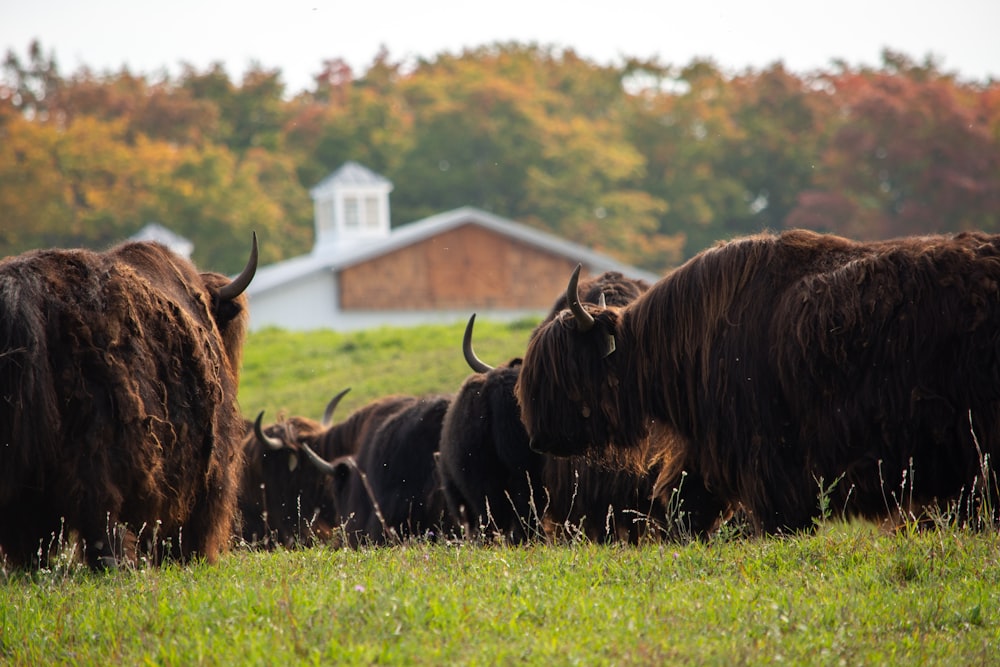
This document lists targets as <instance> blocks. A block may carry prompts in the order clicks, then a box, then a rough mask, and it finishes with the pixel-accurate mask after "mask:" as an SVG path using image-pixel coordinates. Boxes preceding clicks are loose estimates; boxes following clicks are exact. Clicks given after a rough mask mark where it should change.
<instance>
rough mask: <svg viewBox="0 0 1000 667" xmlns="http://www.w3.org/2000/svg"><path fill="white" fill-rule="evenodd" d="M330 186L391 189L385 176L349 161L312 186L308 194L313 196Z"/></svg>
mask: <svg viewBox="0 0 1000 667" xmlns="http://www.w3.org/2000/svg"><path fill="white" fill-rule="evenodd" d="M332 185H381V186H386V185H388V186H390V187H391V186H392V182H391V181H390V180H389V179H388V178H386V177H385V176H382V175H381V174H376V173H375V172H374V171H372V170H371V169H369V168H368V167H365V166H362V165H360V164H358V163H357V162H354V161H351V160H349V161H347V162H345V163H344V164H342V165H341V166H340V167H339V168H338V169H337V170H336V171H334V172H333V173H332V174H330V175H329V176H327V177H326V178H324V179H323V180H322V181H320V182H319V183H317V184H316V185H314V186H313V188H312V190H310V193H312V194H313V196H315V195H316V193H317V192H320V191H323V190H326V189H327V188H329V187H330V186H332Z"/></svg>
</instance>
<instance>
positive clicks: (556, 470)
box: [438, 272, 665, 543]
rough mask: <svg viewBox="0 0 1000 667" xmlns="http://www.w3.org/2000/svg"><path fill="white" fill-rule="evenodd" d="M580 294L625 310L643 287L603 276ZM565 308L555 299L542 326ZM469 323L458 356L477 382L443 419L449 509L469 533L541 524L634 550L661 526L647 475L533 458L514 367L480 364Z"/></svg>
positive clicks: (516, 534)
mask: <svg viewBox="0 0 1000 667" xmlns="http://www.w3.org/2000/svg"><path fill="white" fill-rule="evenodd" d="M581 287H582V293H583V294H584V297H583V298H584V299H586V300H588V301H591V302H593V303H597V302H599V301H601V300H606V301H608V302H610V303H613V304H616V305H625V304H627V303H629V302H631V301H633V300H635V299H636V298H637V297H638V296H639V295H640V294H642V293H643V292H644V291H646V290H647V289H648V288H649V285H648V284H647V283H645V282H644V281H639V280H632V279H628V278H625V277H624V276H622V274H620V273H617V272H609V273H603V274H601V275H599V276H596V277H595V278H593V279H591V280H589V281H587V282H586V283H585V284H584V285H583V286H581ZM565 304H566V297H565V295H563V296H561V297H560V298H559V299H558V300H557V301H556V304H555V306H554V307H553V309H552V312H551V313H550V314H549V316H548V317H547V318H546V320H545V321H548V320H550V319H552V318H554V317H555V316H557V315H558V314H559V312H560V311H561V310H562V308H564V307H565ZM474 322H475V315H473V316H472V317H470V318H469V323H468V326H467V327H466V330H465V337H464V339H463V346H462V347H463V352H464V354H465V359H466V362H467V363H468V364H469V366H470V368H472V370H473V371H475V374H474V375H471V376H469V378H468V379H466V381H465V382H464V383H463V385H462V387H461V389H460V390H459V392H458V394H457V395H456V396H455V400H454V401H452V405H451V407H450V408H449V410H448V414H447V416H446V417H445V422H444V426H443V428H442V434H441V456H440V458H439V462H438V467H439V473H440V476H441V478H442V483H443V486H444V491H445V495H446V498H447V499H448V505H449V509H450V511H451V512H452V514H453V515H454V516H455V517H456V520H457V521H459V522H460V523H461V525H462V526H463V527H464V529H465V531H466V532H467V534H470V535H480V534H482V533H481V531H482V530H484V529H485V531H486V533H487V534H489V533H491V532H494V531H495V532H497V533H499V534H501V535H503V536H504V537H505V538H506V539H508V540H510V541H512V542H515V543H516V542H521V541H524V540H525V539H527V538H529V537H531V536H532V535H536V534H539V533H540V531H541V523H542V520H543V519H544V520H545V523H547V524H549V525H554V526H558V527H570V528H571V529H580V530H582V531H583V534H585V535H586V536H587V537H589V538H591V539H594V540H599V541H606V540H609V539H616V538H623V539H626V540H630V541H636V540H638V539H639V537H640V536H642V535H644V534H648V533H647V531H646V530H645V529H646V528H648V527H650V526H652V525H662V524H663V522H665V516H664V511H663V506H662V504H661V503H660V502H659V501H653V500H651V499H650V496H651V494H652V490H653V488H652V480H651V479H650V477H649V475H648V473H647V472H645V471H642V472H638V471H633V470H624V469H621V470H612V469H606V468H603V467H600V466H595V465H591V464H588V463H587V462H585V461H583V460H568V459H556V458H553V457H548V456H543V455H541V454H538V453H536V452H533V451H532V450H531V448H530V447H529V441H528V435H527V433H526V432H525V430H524V426H523V424H522V423H521V417H520V411H519V409H518V406H517V400H516V398H515V396H514V385H515V383H516V381H517V376H518V373H519V371H520V367H521V360H520V359H513V360H512V361H510V362H508V363H507V364H505V365H502V366H499V367H496V368H493V367H491V366H489V365H488V364H486V363H484V362H482V361H481V360H479V359H478V358H477V357H476V355H475V352H474V351H473V350H472V328H473V324H474ZM543 325H544V322H543V324H542V325H539V328H541V327H542V326H543ZM537 330H538V329H536V331H537Z"/></svg>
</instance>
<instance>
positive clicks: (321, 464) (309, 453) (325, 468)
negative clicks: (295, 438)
mask: <svg viewBox="0 0 1000 667" xmlns="http://www.w3.org/2000/svg"><path fill="white" fill-rule="evenodd" d="M299 447H300V448H301V449H302V451H303V452H305V453H306V458H307V459H309V460H310V461H312V464H313V465H314V466H316V469H317V470H319V471H320V472H322V473H326V474H327V475H333V473H334V471H335V470H336V469H337V462H338V461H339V460H340V459H334V462H333V463H331V462H330V461H327V460H326V459H324V458H323V457H322V456H320V455H319V454H317V453H316V452H314V451H313V450H312V447H310V446H309V445H307V444H306V443H304V442H300V443H299Z"/></svg>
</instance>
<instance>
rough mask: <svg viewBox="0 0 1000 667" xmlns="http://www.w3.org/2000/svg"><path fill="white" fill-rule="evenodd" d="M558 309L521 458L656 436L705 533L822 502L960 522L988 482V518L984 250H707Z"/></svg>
mask: <svg viewBox="0 0 1000 667" xmlns="http://www.w3.org/2000/svg"><path fill="white" fill-rule="evenodd" d="M575 292H576V288H575V278H574V280H571V281H570V289H569V290H568V295H569V298H570V303H571V306H572V309H571V311H568V312H564V313H562V314H561V315H560V316H559V317H558V318H556V319H555V320H553V321H552V322H550V323H549V324H548V325H546V327H544V328H543V329H542V330H541V331H539V333H538V335H537V336H536V337H535V339H534V340H533V341H532V343H531V344H530V345H529V347H528V350H527V353H526V355H525V360H524V366H523V367H522V370H521V375H520V378H519V384H518V387H517V395H518V401H519V404H520V406H521V410H522V416H523V418H524V422H525V425H526V427H527V430H528V433H529V434H530V436H531V442H532V447H534V448H536V449H538V450H540V451H546V452H554V453H558V454H578V453H584V452H589V453H591V454H595V455H600V454H601V453H603V452H613V451H614V450H620V449H622V448H636V447H639V446H641V445H642V444H643V443H646V442H648V437H649V436H650V435H652V434H655V435H656V436H658V437H657V439H656V442H657V443H658V446H659V447H660V448H661V449H662V453H663V457H664V462H665V470H664V472H663V474H662V477H663V479H664V480H671V479H676V476H677V475H678V474H679V472H680V471H681V470H686V471H688V473H690V476H691V477H693V478H694V479H696V480H700V481H701V482H702V483H703V484H704V485H705V486H706V487H707V488H708V489H710V490H711V493H712V496H711V497H710V498H707V499H706V500H707V502H708V503H709V507H708V508H707V511H705V512H704V513H703V516H708V515H710V514H711V513H712V512H714V511H715V510H716V509H717V508H723V507H737V506H742V508H743V509H744V510H745V511H746V512H747V514H748V517H749V519H750V520H751V521H752V522H753V524H754V526H755V527H756V529H757V530H759V531H763V532H765V533H775V532H781V531H788V530H798V529H804V528H808V527H809V526H811V525H812V523H813V519H814V518H816V517H817V516H818V515H819V514H820V511H821V510H820V508H819V503H818V497H819V495H820V487H823V488H822V491H823V495H824V497H825V498H826V499H827V500H828V501H829V503H830V504H829V509H831V510H832V511H836V512H843V513H844V514H845V515H847V516H855V515H857V516H862V517H869V518H872V519H876V520H881V519H886V518H890V519H896V518H898V513H899V512H901V511H902V512H907V513H909V512H914V513H919V512H920V511H921V509H923V508H932V511H939V510H940V508H941V507H943V506H949V505H950V506H954V504H958V505H960V506H961V507H968V508H971V509H970V510H968V511H971V512H975V511H976V508H975V504H974V502H972V503H970V502H969V497H970V494H975V495H977V496H978V495H979V494H980V493H981V492H982V491H983V488H982V486H983V477H984V472H986V473H987V480H988V485H989V487H990V493H991V495H994V497H993V498H992V500H993V502H992V503H991V504H986V503H984V505H986V506H990V507H994V508H996V507H997V503H996V502H995V490H996V489H995V482H996V480H995V476H994V475H993V473H992V471H984V466H983V465H982V464H983V457H984V456H986V455H988V456H989V458H990V460H995V459H996V455H997V453H998V446H997V445H998V443H1000V354H998V353H1000V236H987V235H984V234H979V233H966V234H960V235H958V236H955V237H948V236H929V237H919V238H904V239H898V240H894V241H885V242H879V243H855V242H852V241H849V240H846V239H843V238H839V237H836V236H825V235H819V234H815V233H812V232H807V231H788V232H785V233H782V234H780V235H776V236H775V235H760V236H754V237H750V238H745V239H741V240H737V241H733V242H729V243H724V244H720V245H718V246H716V247H714V248H711V249H709V250H706V251H704V252H702V253H701V254H699V255H698V256H697V257H695V258H694V259H692V260H690V261H689V262H687V263H686V264H684V265H683V266H682V267H680V268H679V269H677V270H675V271H674V272H672V273H671V274H669V275H668V276H667V277H665V278H663V279H662V280H661V281H660V282H658V283H657V284H656V285H655V286H654V287H653V288H652V289H650V290H649V291H648V292H647V293H646V294H644V295H643V296H642V297H640V298H639V299H637V300H636V301H635V302H633V303H632V304H630V305H628V306H625V307H624V308H618V307H608V308H595V307H593V306H589V305H580V303H579V299H578V297H577V296H576V294H575ZM703 509H704V508H703ZM959 518H960V519H963V520H964V519H968V518H975V517H969V516H968V512H967V513H966V516H964V517H962V516H960V517H959Z"/></svg>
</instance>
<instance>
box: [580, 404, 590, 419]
mask: <svg viewBox="0 0 1000 667" xmlns="http://www.w3.org/2000/svg"><path fill="white" fill-rule="evenodd" d="M580 413H581V414H582V415H583V418H584V419H586V418H587V417H589V416H590V408H588V407H587V406H586V405H585V406H583V407H582V408H581V409H580Z"/></svg>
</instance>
